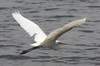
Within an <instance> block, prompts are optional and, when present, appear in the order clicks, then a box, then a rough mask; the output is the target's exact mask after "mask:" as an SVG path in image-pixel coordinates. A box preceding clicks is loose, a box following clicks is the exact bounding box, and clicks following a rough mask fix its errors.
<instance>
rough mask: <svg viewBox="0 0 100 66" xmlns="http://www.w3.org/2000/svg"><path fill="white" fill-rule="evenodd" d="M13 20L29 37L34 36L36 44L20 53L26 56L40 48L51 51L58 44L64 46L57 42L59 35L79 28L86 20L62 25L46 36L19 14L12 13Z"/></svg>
mask: <svg viewBox="0 0 100 66" xmlns="http://www.w3.org/2000/svg"><path fill="white" fill-rule="evenodd" d="M12 15H13V17H14V18H15V20H16V21H17V22H18V23H19V24H20V26H21V27H22V28H23V29H24V30H25V31H26V32H27V33H28V34H29V35H30V36H33V35H34V36H35V37H34V41H35V42H36V43H33V44H31V46H33V47H32V48H30V49H27V50H24V51H22V52H21V53H20V55H22V54H26V53H28V52H30V51H32V50H34V49H37V48H40V47H48V48H51V49H55V47H57V46H58V45H59V44H62V45H63V44H64V43H63V42H61V41H59V40H57V39H58V38H59V37H60V36H61V35H63V34H64V33H65V32H67V31H69V30H71V29H72V28H74V27H77V26H80V25H81V24H83V23H85V21H86V18H83V19H79V20H75V21H72V22H70V23H68V24H66V25H64V26H63V27H61V28H58V29H56V30H54V31H53V32H51V33H50V34H49V35H48V36H47V35H46V34H45V33H44V32H43V31H42V29H41V28H40V27H39V26H38V25H37V24H35V23H34V22H32V21H30V20H28V19H27V18H25V17H23V16H22V15H21V14H20V13H19V12H14V13H12Z"/></svg>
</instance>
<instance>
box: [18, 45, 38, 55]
mask: <svg viewBox="0 0 100 66" xmlns="http://www.w3.org/2000/svg"><path fill="white" fill-rule="evenodd" d="M39 47H40V46H37V47H32V48H29V49H27V50H23V51H22V52H21V53H20V54H19V55H23V54H26V53H28V52H30V51H32V50H34V49H37V48H39Z"/></svg>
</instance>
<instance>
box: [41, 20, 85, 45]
mask: <svg viewBox="0 0 100 66" xmlns="http://www.w3.org/2000/svg"><path fill="white" fill-rule="evenodd" d="M85 21H86V18H83V19H80V20H76V21H72V22H70V23H69V24H66V25H64V26H63V27H61V28H58V29H56V30H54V31H53V32H51V33H50V34H49V35H48V36H47V38H46V40H45V41H44V42H53V41H56V40H57V39H58V38H59V37H60V36H61V35H63V34H64V33H65V32H67V31H69V30H71V29H72V28H74V27H77V26H80V25H81V24H83V23H85ZM44 42H43V43H44Z"/></svg>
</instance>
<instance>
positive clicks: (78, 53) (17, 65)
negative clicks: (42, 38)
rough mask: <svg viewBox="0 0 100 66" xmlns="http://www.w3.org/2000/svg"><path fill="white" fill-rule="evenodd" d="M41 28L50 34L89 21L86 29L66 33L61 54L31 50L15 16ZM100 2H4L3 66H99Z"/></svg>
mask: <svg viewBox="0 0 100 66" xmlns="http://www.w3.org/2000/svg"><path fill="white" fill-rule="evenodd" d="M15 11H20V12H21V14H22V15H23V16H25V17H26V18H28V19H30V20H32V21H34V22H35V23H36V24H38V25H39V26H40V27H41V28H42V29H43V31H44V32H45V33H46V34H49V33H50V32H51V31H53V30H55V29H57V28H59V27H61V26H63V25H64V24H67V23H69V22H71V21H73V20H77V19H81V18H84V17H87V21H86V23H85V24H84V25H81V26H80V27H78V28H74V29H73V30H71V31H69V32H67V33H65V34H64V35H63V36H62V37H60V38H59V40H61V41H63V42H65V43H67V45H64V46H60V48H61V49H60V50H58V51H54V50H48V49H37V50H34V51H32V52H30V53H28V54H25V55H22V56H19V53H20V52H21V51H22V50H25V49H28V48H30V45H29V44H31V43H32V42H33V37H30V36H29V35H28V34H27V33H26V32H25V31H24V30H23V29H22V28H21V27H20V26H19V24H18V23H17V22H16V21H15V20H14V18H13V17H12V15H11V14H12V12H15ZM99 65H100V0H0V66H99Z"/></svg>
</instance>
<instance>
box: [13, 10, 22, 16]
mask: <svg viewBox="0 0 100 66" xmlns="http://www.w3.org/2000/svg"><path fill="white" fill-rule="evenodd" d="M17 14H20V12H19V11H15V12H13V13H12V15H13V16H14V15H17Z"/></svg>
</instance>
